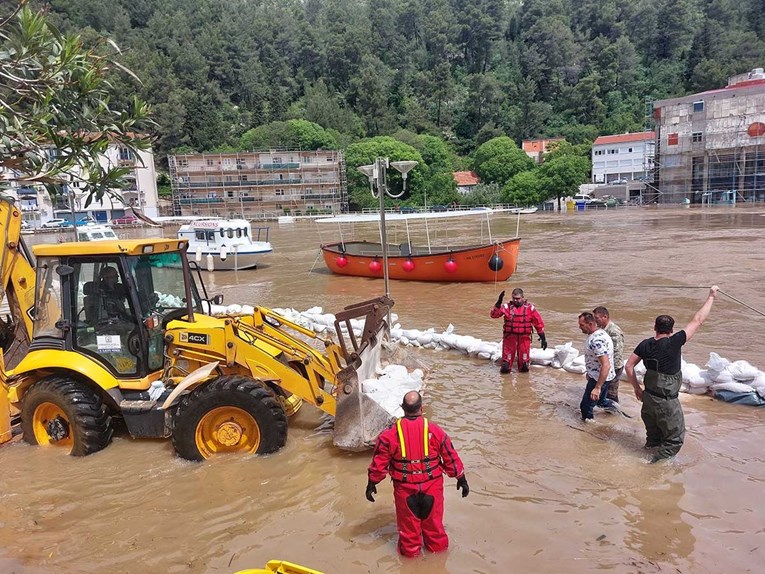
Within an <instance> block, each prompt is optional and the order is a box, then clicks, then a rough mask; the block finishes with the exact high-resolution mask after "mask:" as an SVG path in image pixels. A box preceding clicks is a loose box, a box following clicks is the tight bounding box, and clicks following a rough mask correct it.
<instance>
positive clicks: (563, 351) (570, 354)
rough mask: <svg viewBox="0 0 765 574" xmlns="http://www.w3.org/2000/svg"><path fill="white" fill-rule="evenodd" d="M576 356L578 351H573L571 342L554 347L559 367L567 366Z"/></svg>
mask: <svg viewBox="0 0 765 574" xmlns="http://www.w3.org/2000/svg"><path fill="white" fill-rule="evenodd" d="M578 356H579V349H575V348H574V347H573V346H572V344H571V341H569V342H568V343H566V344H565V345H556V347H555V358H556V359H558V362H559V363H560V364H561V366H563V365H566V364H568V363H569V362H571V361H573V360H574V359H575V358H576V357H578Z"/></svg>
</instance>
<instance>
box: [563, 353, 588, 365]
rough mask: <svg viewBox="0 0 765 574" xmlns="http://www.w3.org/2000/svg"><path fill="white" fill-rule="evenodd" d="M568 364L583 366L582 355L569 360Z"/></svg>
mask: <svg viewBox="0 0 765 574" xmlns="http://www.w3.org/2000/svg"><path fill="white" fill-rule="evenodd" d="M568 364H569V365H574V366H575V367H584V355H579V356H578V357H574V360H573V361H570V362H569V363H568ZM564 367H565V365H564Z"/></svg>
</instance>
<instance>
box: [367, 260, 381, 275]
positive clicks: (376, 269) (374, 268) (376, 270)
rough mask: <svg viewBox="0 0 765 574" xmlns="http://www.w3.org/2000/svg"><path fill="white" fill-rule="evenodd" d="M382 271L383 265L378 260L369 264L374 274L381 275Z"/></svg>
mask: <svg viewBox="0 0 765 574" xmlns="http://www.w3.org/2000/svg"><path fill="white" fill-rule="evenodd" d="M381 269H382V263H380V262H379V261H378V260H377V259H372V261H370V262H369V270H370V271H371V272H372V273H379V272H380V270H381Z"/></svg>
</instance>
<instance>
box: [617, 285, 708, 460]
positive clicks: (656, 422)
mask: <svg viewBox="0 0 765 574" xmlns="http://www.w3.org/2000/svg"><path fill="white" fill-rule="evenodd" d="M717 290H718V288H717V285H714V286H712V288H711V289H709V296H708V297H707V300H706V302H705V303H704V304H703V305H702V306H701V309H699V310H698V311H696V314H695V315H694V316H693V319H692V320H691V322H690V323H688V325H687V326H686V327H685V329H684V330H682V331H678V332H677V333H674V334H673V333H672V329H673V328H674V326H675V320H674V319H673V318H672V317H670V316H669V315H659V316H658V317H656V322H655V324H654V331H655V332H656V335H655V336H654V337H651V338H649V339H644V340H643V341H641V342H640V344H639V345H638V346H637V347H635V350H634V351H633V353H632V355H631V356H630V358H629V359H628V360H627V364H626V365H625V370H626V371H627V377H628V378H629V381H630V382H631V383H632V386H633V388H634V389H635V396H636V397H637V400H639V401H642V402H643V408H642V409H641V411H640V416H641V417H642V419H643V423H645V432H646V441H645V448H655V447H658V450H657V451H656V453H655V454H654V455H653V458H652V459H651V462H658V461H660V460H662V459H665V458H670V457H672V456H675V455H676V454H677V453H678V452H679V451H680V448H681V447H682V446H683V438H684V437H685V419H684V418H683V409H682V407H681V406H680V400H679V399H678V398H677V395H678V392H679V391H680V385H681V384H682V382H683V373H682V371H681V369H680V359H681V350H682V347H683V345H684V344H685V343H686V342H688V341H690V340H691V338H692V337H693V335H694V334H695V333H696V331H697V330H698V328H699V327H701V324H702V323H703V322H704V321H705V320H706V318H707V317H708V316H709V312H710V311H711V310H712V303H714V300H715V295H716V294H717ZM640 361H643V364H644V365H645V367H646V373H645V377H644V378H643V386H644V387H645V388H644V389H643V388H641V387H640V384H639V383H638V381H637V377H636V376H635V366H636V365H637V364H638V363H639V362H640Z"/></svg>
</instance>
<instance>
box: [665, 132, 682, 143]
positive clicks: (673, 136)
mask: <svg viewBox="0 0 765 574" xmlns="http://www.w3.org/2000/svg"><path fill="white" fill-rule="evenodd" d="M678 139H679V138H678V135H677V134H676V133H674V134H667V145H677V142H678Z"/></svg>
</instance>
